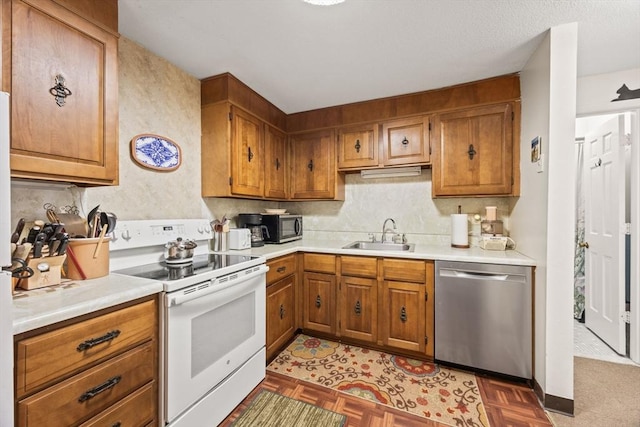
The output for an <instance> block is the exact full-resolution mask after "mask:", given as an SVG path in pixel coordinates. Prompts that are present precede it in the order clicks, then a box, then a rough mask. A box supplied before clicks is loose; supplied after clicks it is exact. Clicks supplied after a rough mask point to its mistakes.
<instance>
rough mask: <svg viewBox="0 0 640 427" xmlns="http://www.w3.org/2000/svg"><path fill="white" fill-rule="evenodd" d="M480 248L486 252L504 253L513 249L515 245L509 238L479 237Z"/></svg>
mask: <svg viewBox="0 0 640 427" xmlns="http://www.w3.org/2000/svg"><path fill="white" fill-rule="evenodd" d="M480 247H481V248H482V249H485V250H488V251H504V250H507V249H515V248H516V243H515V242H514V241H513V239H511V238H510V237H505V236H482V237H480Z"/></svg>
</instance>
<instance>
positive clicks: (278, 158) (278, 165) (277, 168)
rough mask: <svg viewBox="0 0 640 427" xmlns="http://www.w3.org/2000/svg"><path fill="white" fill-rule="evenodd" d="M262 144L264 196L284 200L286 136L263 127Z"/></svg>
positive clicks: (286, 163) (270, 128)
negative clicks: (263, 139)
mask: <svg viewBox="0 0 640 427" xmlns="http://www.w3.org/2000/svg"><path fill="white" fill-rule="evenodd" d="M264 143H265V144H264V159H265V163H264V181H265V182H264V195H265V197H270V198H274V199H286V198H287V196H288V194H287V184H288V181H287V170H288V162H287V136H286V135H285V134H284V133H283V132H280V131H279V130H277V129H275V128H273V127H271V126H268V125H265V141H264Z"/></svg>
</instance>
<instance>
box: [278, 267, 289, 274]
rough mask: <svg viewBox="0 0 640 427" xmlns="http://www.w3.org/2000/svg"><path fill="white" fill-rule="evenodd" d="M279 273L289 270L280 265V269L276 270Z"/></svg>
mask: <svg viewBox="0 0 640 427" xmlns="http://www.w3.org/2000/svg"><path fill="white" fill-rule="evenodd" d="M276 271H277V272H278V273H284V272H285V271H287V267H284V266H282V267H278V269H277V270H276Z"/></svg>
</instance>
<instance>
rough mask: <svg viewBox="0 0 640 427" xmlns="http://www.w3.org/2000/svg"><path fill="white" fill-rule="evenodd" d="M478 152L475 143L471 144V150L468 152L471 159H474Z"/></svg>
mask: <svg viewBox="0 0 640 427" xmlns="http://www.w3.org/2000/svg"><path fill="white" fill-rule="evenodd" d="M477 153H478V152H477V151H476V150H475V148H473V144H469V151H467V154H468V155H469V160H473V156H475V155H476V154H477Z"/></svg>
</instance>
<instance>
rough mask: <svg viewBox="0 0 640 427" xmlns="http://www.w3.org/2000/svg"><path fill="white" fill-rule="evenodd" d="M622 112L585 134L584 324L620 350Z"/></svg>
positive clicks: (622, 330)
mask: <svg viewBox="0 0 640 427" xmlns="http://www.w3.org/2000/svg"><path fill="white" fill-rule="evenodd" d="M624 129H625V128H624V116H623V115H622V114H621V115H619V116H618V117H615V118H613V119H611V120H609V121H607V122H606V123H604V124H603V125H601V126H600V127H599V128H597V129H596V130H595V131H593V132H592V133H590V134H589V135H587V137H586V138H585V142H584V144H585V147H584V149H585V156H584V159H585V164H584V167H583V170H584V173H585V176H584V184H585V185H584V189H585V242H583V245H584V246H585V248H586V250H585V317H586V325H587V327H588V328H589V329H591V331H593V332H594V333H595V334H596V335H598V336H599V337H600V338H601V339H602V340H603V341H604V342H606V343H607V344H608V345H609V346H610V347H611V348H613V349H614V350H615V351H617V352H618V353H620V354H622V355H624V354H625V350H626V349H625V346H626V341H625V324H624V321H623V319H622V315H623V313H624V309H625V307H624V222H625V221H624V212H625V211H624V203H625V184H624V171H625V163H624V150H623V149H622V147H621V138H622V137H623V136H624Z"/></svg>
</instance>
